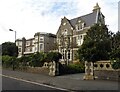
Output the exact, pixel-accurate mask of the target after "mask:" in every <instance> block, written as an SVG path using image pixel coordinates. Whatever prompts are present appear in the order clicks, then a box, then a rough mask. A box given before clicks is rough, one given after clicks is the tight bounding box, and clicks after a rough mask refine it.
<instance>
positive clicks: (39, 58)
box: [30, 52, 45, 67]
mask: <svg viewBox="0 0 120 92" xmlns="http://www.w3.org/2000/svg"><path fill="white" fill-rule="evenodd" d="M30 57H31V60H30V66H33V67H41V66H43V64H44V62H45V54H44V53H39V52H37V53H35V54H32V55H31V56H30Z"/></svg>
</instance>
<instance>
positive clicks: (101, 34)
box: [78, 24, 111, 62]
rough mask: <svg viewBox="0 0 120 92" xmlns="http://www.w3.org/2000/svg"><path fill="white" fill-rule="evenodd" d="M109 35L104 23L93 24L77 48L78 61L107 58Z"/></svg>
mask: <svg viewBox="0 0 120 92" xmlns="http://www.w3.org/2000/svg"><path fill="white" fill-rule="evenodd" d="M110 37H111V36H110V34H109V32H108V28H107V26H106V25H103V24H101V25H99V24H95V25H93V26H92V27H91V28H90V29H89V30H88V32H87V33H86V36H85V38H84V42H83V44H82V46H81V47H80V48H79V50H78V57H79V59H80V61H88V62H95V61H98V60H108V59H109V53H110V51H111V41H110Z"/></svg>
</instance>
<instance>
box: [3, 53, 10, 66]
mask: <svg viewBox="0 0 120 92" xmlns="http://www.w3.org/2000/svg"><path fill="white" fill-rule="evenodd" d="M2 65H3V66H4V67H10V66H11V65H12V57H11V56H8V55H5V56H2Z"/></svg>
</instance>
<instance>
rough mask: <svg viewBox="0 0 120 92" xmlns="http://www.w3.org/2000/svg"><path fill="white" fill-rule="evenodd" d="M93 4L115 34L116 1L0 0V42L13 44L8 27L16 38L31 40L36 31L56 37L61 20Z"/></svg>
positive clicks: (91, 6) (83, 11)
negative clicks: (97, 7)
mask: <svg viewBox="0 0 120 92" xmlns="http://www.w3.org/2000/svg"><path fill="white" fill-rule="evenodd" d="M96 2H98V3H99V5H100V7H101V11H102V13H103V14H104V15H105V20H106V24H107V25H109V26H108V27H109V29H110V30H111V31H114V32H116V31H117V27H118V26H117V23H118V22H117V21H118V10H117V9H118V6H117V2H118V0H114V1H113V0H84V1H80V0H57V1H56V0H47V1H45V0H0V32H1V34H0V43H1V42H4V41H14V33H13V32H8V31H7V29H9V28H11V29H13V30H16V31H17V38H22V37H26V38H32V37H34V34H35V33H36V32H49V33H54V34H56V32H57V30H58V27H59V25H60V21H61V18H63V17H64V16H66V17H67V18H68V19H72V18H75V17H78V16H82V15H85V14H88V13H91V12H92V9H93V6H95V4H96ZM3 26H4V28H3ZM6 37H7V38H6ZM8 37H9V38H8ZM1 39H2V40H1Z"/></svg>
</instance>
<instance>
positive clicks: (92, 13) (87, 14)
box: [69, 12, 94, 21]
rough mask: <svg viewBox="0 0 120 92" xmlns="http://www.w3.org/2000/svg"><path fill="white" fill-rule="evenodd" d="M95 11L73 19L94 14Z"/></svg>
mask: <svg viewBox="0 0 120 92" xmlns="http://www.w3.org/2000/svg"><path fill="white" fill-rule="evenodd" d="M93 13H94V12H91V13H88V14H86V15H82V16H79V17H76V18H73V19H77V18H80V17H84V16H88V15H90V14H93ZM73 19H70V20H69V21H71V20H73Z"/></svg>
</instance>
